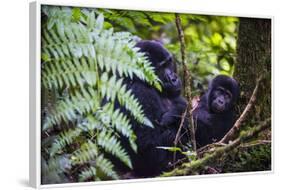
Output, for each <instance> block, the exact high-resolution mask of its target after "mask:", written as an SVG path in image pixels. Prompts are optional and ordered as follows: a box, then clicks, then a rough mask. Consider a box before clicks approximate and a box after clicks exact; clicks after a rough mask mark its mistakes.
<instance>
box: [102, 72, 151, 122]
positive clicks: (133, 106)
mask: <svg viewBox="0 0 281 190" xmlns="http://www.w3.org/2000/svg"><path fill="white" fill-rule="evenodd" d="M100 91H101V95H102V97H105V98H106V99H107V100H111V101H113V102H114V101H115V100H116V98H117V99H118V102H119V103H120V105H122V106H124V107H125V108H126V109H127V110H129V111H130V112H131V114H132V116H134V117H135V118H136V120H137V121H138V122H140V123H143V124H145V125H147V126H150V127H153V125H152V123H151V122H150V121H149V120H148V119H147V118H146V117H145V116H144V113H143V111H142V106H141V105H140V104H139V102H138V100H137V99H136V98H135V97H134V95H133V94H132V92H131V90H128V89H127V88H126V86H125V85H123V84H122V79H117V78H116V76H112V77H111V78H109V77H108V75H107V73H103V74H102V76H101V90H100Z"/></svg>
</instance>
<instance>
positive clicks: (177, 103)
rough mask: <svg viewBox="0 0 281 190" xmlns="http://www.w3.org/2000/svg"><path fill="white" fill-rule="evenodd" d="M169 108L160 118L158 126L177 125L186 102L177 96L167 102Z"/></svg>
mask: <svg viewBox="0 0 281 190" xmlns="http://www.w3.org/2000/svg"><path fill="white" fill-rule="evenodd" d="M169 101H170V104H171V106H169V105H168V106H167V107H170V109H169V110H167V111H166V112H165V113H164V114H163V115H162V117H161V120H160V122H159V123H160V125H161V126H168V125H172V124H177V123H179V121H180V118H181V115H182V113H183V112H184V111H185V109H186V106H187V102H186V101H185V99H184V98H183V97H182V96H178V97H176V98H174V99H172V100H169Z"/></svg>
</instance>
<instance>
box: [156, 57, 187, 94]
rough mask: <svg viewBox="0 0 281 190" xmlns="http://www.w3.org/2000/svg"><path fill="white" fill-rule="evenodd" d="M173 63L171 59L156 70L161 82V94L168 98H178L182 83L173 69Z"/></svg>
mask: <svg viewBox="0 0 281 190" xmlns="http://www.w3.org/2000/svg"><path fill="white" fill-rule="evenodd" d="M173 65H174V63H173V61H172V59H171V58H169V59H168V61H166V62H165V63H162V64H161V65H160V67H159V68H157V69H156V73H157V75H158V77H159V79H160V80H161V81H162V87H163V92H164V93H166V95H168V96H178V95H180V93H181V88H182V83H181V80H180V78H179V77H178V75H177V74H176V72H175V69H174V68H173Z"/></svg>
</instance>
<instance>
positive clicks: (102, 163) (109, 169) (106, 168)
mask: <svg viewBox="0 0 281 190" xmlns="http://www.w3.org/2000/svg"><path fill="white" fill-rule="evenodd" d="M96 165H97V167H98V168H99V169H100V170H101V171H102V172H103V173H104V174H105V175H107V176H108V177H111V178H112V179H119V177H118V174H117V173H116V172H115V171H114V166H113V164H112V163H111V162H110V161H109V160H108V159H106V158H104V156H103V155H102V154H101V155H100V156H98V157H97V160H96Z"/></svg>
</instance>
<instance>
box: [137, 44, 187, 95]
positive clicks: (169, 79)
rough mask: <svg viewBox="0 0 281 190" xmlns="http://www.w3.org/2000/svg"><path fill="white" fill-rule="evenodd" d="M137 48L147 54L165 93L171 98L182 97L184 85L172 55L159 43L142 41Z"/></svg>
mask: <svg viewBox="0 0 281 190" xmlns="http://www.w3.org/2000/svg"><path fill="white" fill-rule="evenodd" d="M136 47H138V48H140V51H141V52H144V53H145V55H146V56H147V57H148V60H149V61H150V62H151V63H152V66H153V67H154V68H155V72H156V74H157V75H158V77H159V79H160V80H161V82H162V88H163V93H164V94H165V95H167V96H171V97H174V96H178V95H180V93H181V88H182V83H181V80H180V79H179V77H178V75H177V74H176V65H175V64H174V62H173V57H172V55H171V53H170V52H169V51H168V50H167V49H165V48H164V47H163V45H162V44H161V43H160V42H157V41H149V40H144V41H140V42H138V43H137V45H136Z"/></svg>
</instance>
